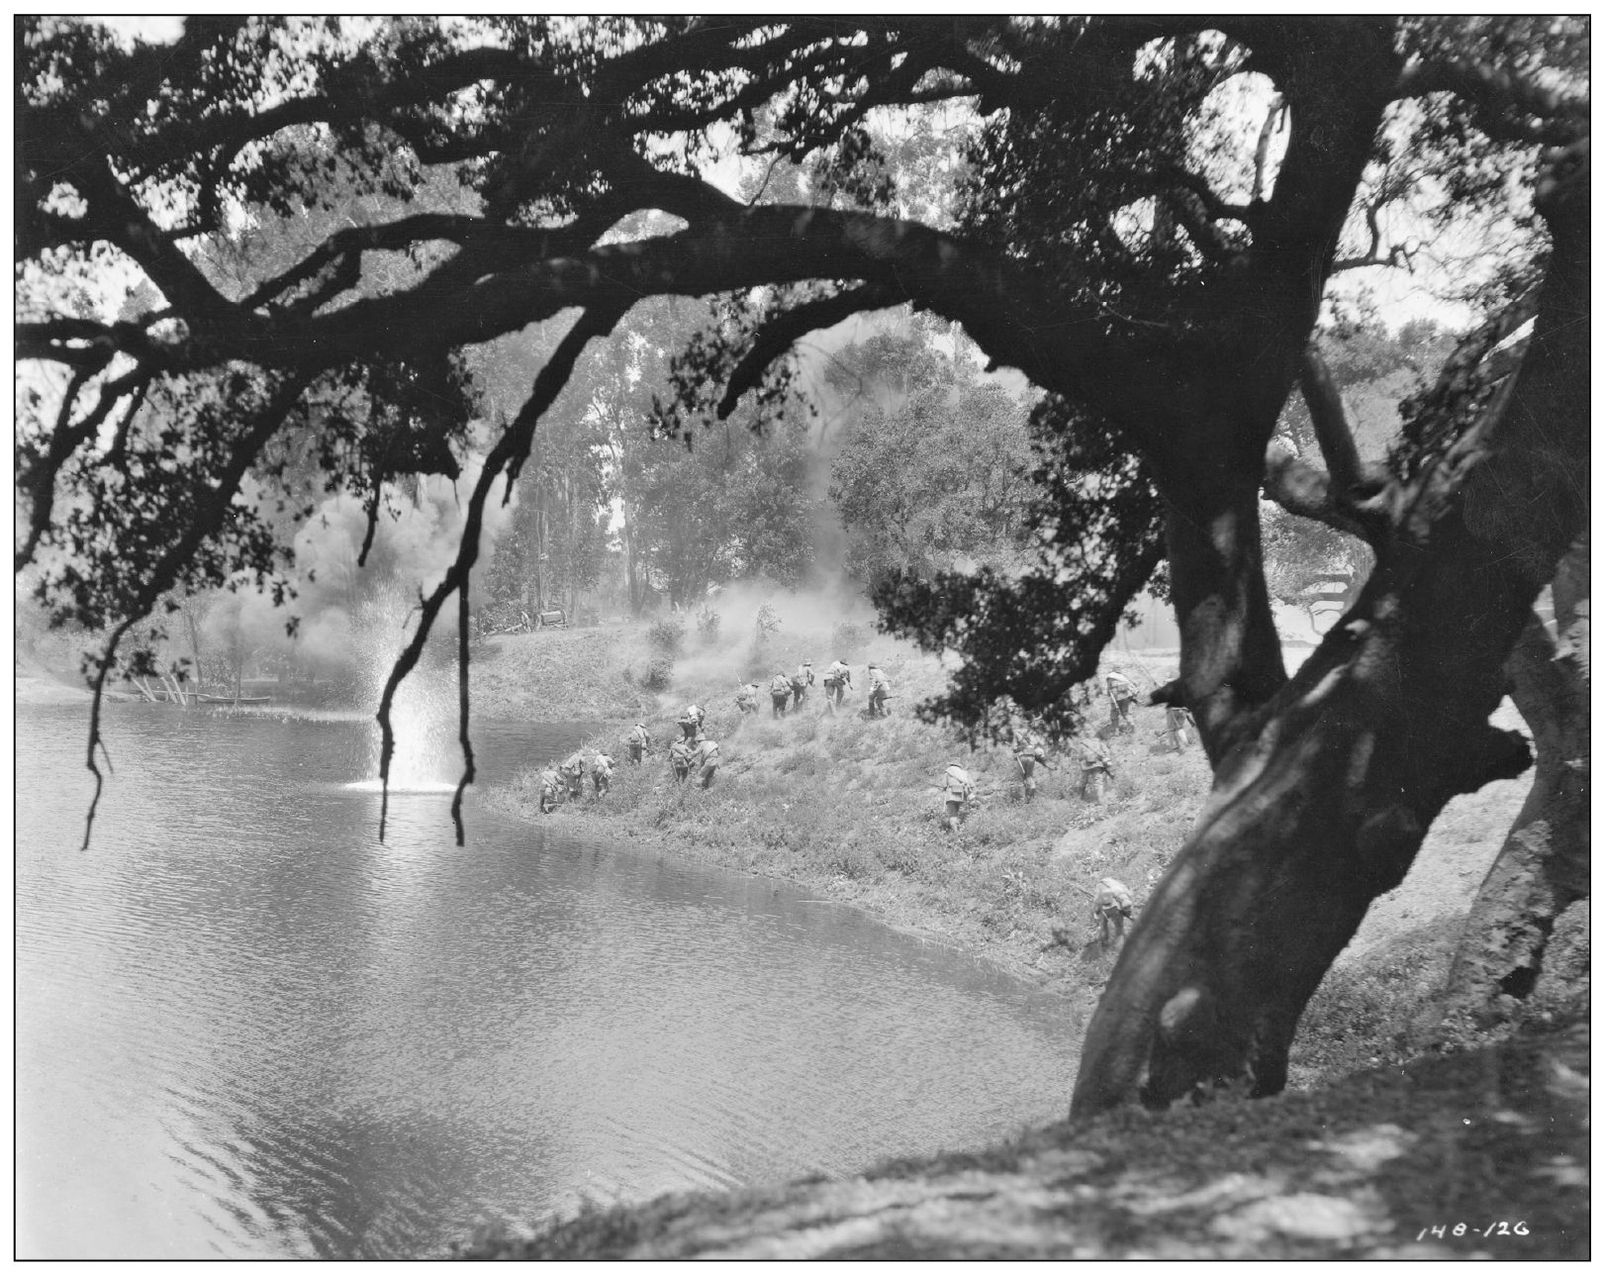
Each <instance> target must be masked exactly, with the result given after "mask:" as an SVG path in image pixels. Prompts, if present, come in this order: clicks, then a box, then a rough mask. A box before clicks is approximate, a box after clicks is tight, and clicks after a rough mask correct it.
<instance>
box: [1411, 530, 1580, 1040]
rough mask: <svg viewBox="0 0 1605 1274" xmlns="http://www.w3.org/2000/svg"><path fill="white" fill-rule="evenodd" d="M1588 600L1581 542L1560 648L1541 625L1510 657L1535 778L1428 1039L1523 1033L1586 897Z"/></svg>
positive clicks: (1566, 583)
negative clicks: (1583, 609) (1566, 925)
mask: <svg viewBox="0 0 1605 1274" xmlns="http://www.w3.org/2000/svg"><path fill="white" fill-rule="evenodd" d="M1568 568H1570V569H1568ZM1587 596H1588V549H1587V544H1586V540H1585V541H1583V542H1580V543H1579V544H1577V545H1576V546H1574V547H1573V549H1572V552H1571V553H1570V554H1568V556H1567V559H1566V561H1565V563H1563V567H1562V571H1561V574H1560V576H1558V577H1557V579H1556V585H1555V620H1556V626H1557V628H1558V629H1559V631H1560V633H1561V635H1562V639H1563V642H1564V644H1563V645H1561V646H1559V647H1557V644H1556V642H1555V640H1554V639H1553V638H1552V637H1551V636H1550V634H1549V632H1548V630H1547V629H1546V628H1545V627H1544V625H1543V624H1542V623H1541V622H1540V621H1539V619H1538V618H1537V616H1536V615H1535V616H1534V617H1533V618H1532V619H1530V620H1529V621H1528V624H1527V627H1526V628H1525V629H1524V630H1523V632H1522V636H1521V640H1520V641H1519V642H1518V643H1517V646H1516V649H1515V650H1514V651H1513V652H1512V653H1511V656H1510V663H1509V672H1510V679H1511V695H1512V697H1513V698H1514V699H1515V701H1516V706H1517V708H1519V709H1520V711H1521V714H1522V716H1523V717H1524V718H1525V719H1526V722H1527V725H1528V727H1529V728H1530V729H1531V731H1532V735H1533V743H1534V748H1535V751H1536V752H1537V758H1538V760H1537V769H1536V773H1535V774H1534V777H1533V786H1532V790H1531V791H1530V792H1528V794H1527V800H1526V801H1525V803H1524V804H1523V805H1522V808H1521V813H1520V814H1518V815H1517V817H1516V821H1515V823H1514V825H1513V826H1512V828H1511V831H1510V834H1509V836H1508V837H1507V838H1506V840H1505V844H1504V847H1503V848H1502V849H1501V850H1500V851H1499V857H1498V858H1497V859H1495V860H1494V864H1493V866H1492V867H1491V868H1490V869H1489V871H1488V875H1487V877H1486V878H1485V879H1484V880H1483V883H1482V887H1481V889H1480V890H1479V891H1478V894H1477V898H1476V900H1475V902H1473V903H1472V907H1471V913H1470V915H1469V916H1468V917H1467V918H1466V928H1465V933H1464V935H1463V936H1462V938H1461V941H1460V947H1459V949H1458V951H1457V952H1456V954H1455V959H1454V963H1453V965H1452V966H1451V967H1450V972H1449V983H1448V998H1447V1001H1446V1003H1445V1004H1444V1006H1443V1009H1442V1011H1441V1012H1440V1013H1438V1014H1436V1015H1435V1017H1434V1018H1433V1019H1431V1020H1429V1021H1427V1022H1425V1023H1423V1024H1422V1025H1423V1029H1422V1031H1421V1032H1420V1034H1421V1036H1422V1037H1423V1039H1424V1040H1431V1041H1436V1042H1443V1041H1449V1040H1452V1039H1454V1038H1455V1037H1457V1036H1459V1035H1463V1034H1465V1033H1467V1032H1476V1033H1478V1034H1486V1033H1488V1032H1497V1033H1501V1034H1503V1033H1506V1032H1508V1031H1509V1030H1510V1029H1513V1028H1514V1027H1515V1026H1517V1025H1519V1024H1520V1022H1521V1021H1522V1019H1523V1017H1524V1015H1525V1011H1526V1008H1527V1004H1528V999H1529V997H1530V996H1531V994H1532V992H1533V990H1534V988H1535V987H1536V986H1537V984H1538V979H1539V977H1540V975H1542V974H1544V973H1545V972H1546V963H1545V955H1546V953H1547V950H1548V947H1549V942H1550V936H1551V934H1552V933H1553V931H1554V928H1555V924H1556V921H1557V920H1558V919H1559V917H1560V915H1561V913H1562V912H1564V911H1565V910H1566V909H1567V908H1568V907H1570V906H1571V905H1572V904H1573V903H1575V902H1577V901H1579V900H1581V899H1584V898H1587V897H1588V896H1589V881H1588V873H1589V852H1590V841H1589V827H1588V815H1589V805H1590V774H1589V742H1590V731H1589V710H1588V681H1589V679H1588V674H1587V672H1586V664H1587V656H1586V637H1585V638H1583V639H1582V642H1583V645H1582V646H1581V647H1580V645H1579V644H1578V643H1575V642H1572V641H1568V640H1567V638H1568V636H1569V635H1572V634H1575V632H1576V621H1577V618H1578V604H1579V603H1580V602H1583V601H1586V599H1587Z"/></svg>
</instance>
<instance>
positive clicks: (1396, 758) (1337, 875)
mask: <svg viewBox="0 0 1605 1274" xmlns="http://www.w3.org/2000/svg"><path fill="white" fill-rule="evenodd" d="M1540 189H1541V195H1543V193H1544V192H1543V188H1542V187H1541V188H1540ZM1588 204H1589V198H1588V190H1587V174H1586V167H1585V169H1584V171H1583V173H1582V175H1581V179H1580V180H1573V181H1570V182H1568V183H1566V185H1565V186H1564V188H1562V189H1560V190H1558V191H1557V190H1555V189H1553V188H1552V189H1551V190H1550V191H1549V192H1548V195H1547V197H1546V198H1544V199H1543V202H1542V205H1541V206H1542V210H1543V211H1544V213H1545V216H1546V219H1547V220H1548V221H1549V225H1550V229H1551V232H1552V237H1553V248H1552V254H1551V259H1550V265H1549V273H1548V277H1547V278H1546V281H1545V285H1544V293H1543V297H1542V299H1541V302H1540V312H1539V317H1538V320H1537V323H1536V325H1535V328H1534V332H1533V337H1532V345H1531V348H1530V350H1529V352H1528V354H1527V356H1526V358H1525V359H1524V361H1523V363H1522V366H1521V369H1520V371H1519V373H1518V374H1517V379H1516V382H1515V385H1514V388H1513V389H1512V391H1511V393H1510V396H1509V397H1508V399H1506V400H1505V401H1504V404H1503V408H1502V410H1501V412H1500V414H1499V416H1498V418H1497V420H1495V421H1493V422H1492V423H1491V424H1489V425H1488V426H1487V428H1486V429H1485V430H1484V431H1482V432H1480V433H1477V434H1474V435H1473V436H1472V438H1471V439H1468V442H1467V448H1466V450H1464V451H1462V452H1460V453H1457V454H1456V455H1454V456H1452V457H1449V458H1447V459H1446V460H1445V462H1443V463H1441V464H1439V465H1437V466H1435V467H1433V468H1432V469H1431V470H1429V472H1428V473H1427V474H1426V475H1425V477H1423V478H1422V479H1421V480H1420V482H1418V483H1417V484H1415V486H1414V488H1413V489H1399V490H1397V491H1396V492H1395V494H1396V495H1397V496H1398V497H1399V504H1398V507H1397V509H1396V512H1395V528H1396V529H1395V535H1394V538H1393V539H1392V540H1391V541H1387V542H1384V543H1382V544H1381V545H1379V551H1378V561H1377V567H1376V569H1375V570H1374V571H1373V573H1372V576H1371V579H1370V580H1369V581H1368V583H1367V584H1366V587H1365V588H1364V589H1363V590H1362V592H1361V595H1360V599H1359V601H1358V602H1357V603H1356V605H1355V607H1354V608H1353V609H1352V610H1351V611H1350V612H1349V613H1348V614H1347V615H1345V616H1344V618H1343V620H1342V621H1341V622H1340V623H1339V624H1338V625H1336V626H1335V627H1334V628H1333V630H1332V631H1331V632H1329V633H1328V634H1327V636H1326V638H1325V640H1324V641H1323V642H1322V644H1321V646H1320V647H1319V648H1318V649H1317V650H1316V651H1315V653H1314V654H1313V655H1312V656H1311V657H1310V659H1309V661H1308V662H1307V663H1306V664H1305V665H1304V666H1303V667H1302V668H1301V669H1300V670H1299V672H1298V675H1297V676H1295V677H1294V678H1293V680H1292V681H1290V682H1289V683H1288V684H1287V685H1286V686H1285V687H1284V688H1283V689H1282V690H1281V691H1279V692H1278V693H1277V694H1276V696H1275V697H1274V698H1273V699H1272V700H1271V701H1270V702H1269V704H1267V705H1266V706H1265V707H1264V708H1263V709H1262V710H1261V711H1260V712H1258V713H1257V714H1255V716H1254V720H1253V721H1252V727H1253V728H1252V729H1242V728H1239V730H1238V734H1239V737H1240V738H1241V739H1242V741H1241V742H1239V743H1237V744H1236V745H1235V747H1233V748H1232V749H1231V750H1230V751H1229V753H1228V754H1227V755H1226V756H1225V757H1224V758H1223V759H1222V760H1221V761H1220V762H1219V763H1217V766H1216V779H1215V789H1214V792H1213V794H1212V795H1211V798H1210V800H1209V803H1208V805H1207V806H1206V807H1205V810H1204V812H1203V814H1202V816H1201V818H1200V821H1199V825H1198V827H1197V828H1196V829H1195V831H1194V832H1193V834H1192V836H1191V837H1190V838H1189V841H1188V843H1187V845H1186V846H1184V847H1183V849H1182V851H1181V853H1180V854H1178V856H1177V858H1176V860H1175V862H1174V863H1173V865H1172V867H1171V869H1170V871H1169V872H1168V873H1167V874H1166V876H1165V878H1164V879H1163V880H1162V881H1161V882H1160V884H1159V885H1158V887H1157V888H1156V890H1155V892H1154V894H1153V896H1152V897H1151V898H1150V900H1149V902H1148V904H1147V905H1146V907H1145V908H1144V910H1143V914H1142V916H1141V918H1140V920H1139V922H1138V924H1137V927H1136V929H1135V930H1134V932H1133V934H1132V936H1131V938H1130V940H1129V941H1128V943H1127V945H1126V947H1125V948H1124V949H1123V950H1122V952H1121V955H1120V958H1119V961H1118V963H1117V964H1116V967H1115V970H1114V972H1113V974H1112V976H1111V978H1110V982H1109V985H1108V987H1107V989H1106V990H1105V992H1104V995H1103V998H1102V999H1101V1001H1100V1002H1099V1005H1098V1009H1097V1011H1096V1012H1095V1014H1094V1016H1093V1019H1092V1021H1091V1023H1090V1024H1089V1027H1088V1031H1087V1038H1086V1042H1085V1045H1084V1048H1083V1052H1082V1061H1081V1069H1080V1073H1079V1074H1078V1076H1077V1080H1076V1086H1075V1093H1074V1096H1073V1098H1072V1102H1071V1115H1072V1117H1074V1118H1082V1117H1086V1116H1090V1115H1093V1114H1096V1113H1098V1112H1100V1111H1103V1110H1106V1109H1108V1108H1110V1107H1113V1106H1115V1105H1118V1104H1121V1103H1123V1102H1127V1101H1130V1100H1133V1099H1138V1100H1141V1101H1143V1102H1144V1103H1146V1104H1149V1105H1152V1106H1164V1105H1167V1104H1169V1103H1170V1102H1172V1101H1174V1100H1176V1099H1178V1098H1181V1097H1184V1096H1187V1095H1189V1094H1191V1093H1194V1092H1197V1091H1199V1090H1203V1089H1208V1088H1210V1087H1212V1086H1215V1085H1222V1084H1224V1085H1230V1086H1239V1085H1240V1086H1242V1087H1245V1088H1246V1089H1247V1090H1248V1091H1249V1092H1251V1093H1253V1094H1255V1095H1262V1094H1270V1093H1274V1092H1277V1091H1279V1090H1280V1089H1281V1088H1282V1086H1283V1084H1284V1083H1285V1081H1286V1074H1287V1052H1288V1047H1289V1045H1290V1044H1291V1041H1292V1037H1293V1032H1294V1029H1295V1027H1296V1025H1297V1022H1298V1018H1299V1015H1300V1014H1301V1013H1302V1012H1303V1009H1304V1005H1305V1003H1306V1002H1307V1001H1308V999H1309V997H1310V995H1311V994H1312V993H1313V992H1314V990H1315V988H1316V986H1317V985H1318V984H1319V982H1320V980H1321V978H1322V976H1323V975H1324V974H1325V972H1326V970H1327V969H1328V968H1329V967H1330V965H1331V963H1332V961H1333V960H1334V959H1335V958H1336V956H1337V955H1338V953H1339V952H1340V951H1341V950H1342V949H1343V947H1344V946H1345V945H1346V944H1347V942H1348V941H1349V939H1350V938H1351V937H1352V936H1353V934H1354V932H1355V930H1356V929H1357V928H1358V927H1359V924H1360V921H1361V919H1362V918H1363V917H1364V915H1365V912H1366V910H1367V908H1368V907H1369V905H1370V903H1371V901H1372V900H1373V899H1374V898H1376V897H1377V896H1378V895H1380V894H1382V893H1384V892H1386V891H1387V890H1389V889H1391V888H1393V887H1394V886H1396V885H1397V884H1398V883H1399V881H1401V880H1402V879H1403V878H1404V875H1405V873H1406V871H1407V870H1408V869H1409V867H1410V864H1411V862H1412V860H1413V859H1414V857H1415V854H1416V852H1417V850H1418V849H1419V848H1420V845H1421V841H1422V839H1423V838H1424V836H1425V833H1426V830H1427V827H1428V826H1429V825H1430V824H1431V822H1432V820H1433V818H1435V817H1436V816H1437V814H1438V812H1439V811H1440V810H1441V809H1442V808H1443V806H1444V804H1445V803H1446V802H1447V801H1448V800H1449V799H1450V798H1451V797H1453V796H1454V795H1456V794H1458V793H1461V792H1468V791H1474V790H1476V789H1477V788H1478V787H1480V786H1481V785H1482V784H1484V783H1486V782H1488V781H1490V780H1491V779H1494V778H1499V777H1510V776H1514V775H1516V774H1519V773H1521V772H1522V771H1523V770H1524V769H1525V768H1526V766H1527V764H1528V757H1527V751H1526V747H1525V745H1524V744H1523V743H1522V741H1521V740H1520V738H1519V736H1512V735H1508V734H1505V733H1504V732H1501V731H1496V730H1493V729H1492V728H1491V727H1490V726H1489V725H1488V717H1489V715H1490V714H1491V713H1492V712H1493V710H1494V709H1495V708H1496V707H1497V705H1498V703H1499V701H1500V699H1501V697H1502V696H1503V694H1504V691H1505V686H1506V677H1505V673H1504V665H1505V661H1506V659H1507V658H1508V656H1509V654H1510V651H1511V649H1512V648H1513V647H1514V645H1515V643H1516V640H1517V638H1518V636H1519V635H1520V633H1521V631H1522V628H1523V626H1524V624H1525V622H1526V618H1527V616H1528V614H1529V612H1530V611H1531V607H1532V604H1533V601H1534V599H1535V598H1536V596H1537V594H1538V592H1539V591H1540V589H1541V588H1542V587H1543V585H1544V584H1545V583H1546V582H1547V581H1548V580H1549V579H1550V578H1551V577H1553V575H1554V573H1555V567H1556V564H1557V563H1558V562H1559V560H1560V559H1561V557H1562V556H1563V555H1564V554H1565V552H1566V550H1567V547H1568V546H1569V545H1570V544H1571V542H1572V541H1573V540H1574V539H1575V538H1576V537H1577V536H1578V535H1579V534H1580V533H1581V531H1582V530H1583V528H1584V526H1585V525H1586V522H1587V474H1586V468H1587V463H1586V457H1587V447H1588V422H1589V410H1588V407H1589V404H1588V377H1587V367H1588V359H1589V347H1588V339H1589V338H1588V330H1589V298H1588V277H1589V270H1588V263H1589V244H1588ZM1472 443H1475V447H1474V448H1473V447H1472V446H1471V444H1472ZM1178 611H1179V613H1180V612H1182V607H1181V605H1180V604H1178ZM1209 636H1210V634H1208V633H1202V634H1201V633H1199V632H1197V631H1189V629H1187V628H1186V627H1184V629H1183V641H1184V643H1186V642H1189V641H1197V640H1200V638H1201V637H1203V638H1204V639H1206V640H1207V639H1208V638H1209ZM1228 638H1229V639H1236V635H1235V634H1228ZM1183 662H1184V667H1185V666H1187V659H1186V656H1185V655H1184V659H1183ZM1184 679H1185V677H1184ZM1201 724H1202V722H1201Z"/></svg>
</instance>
